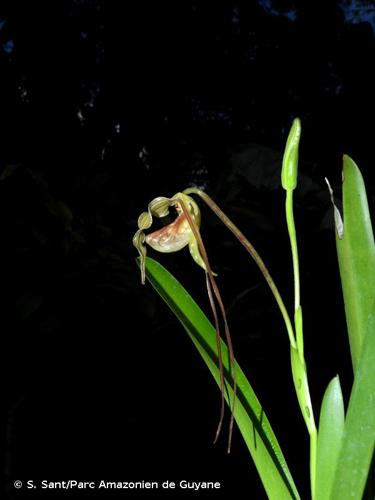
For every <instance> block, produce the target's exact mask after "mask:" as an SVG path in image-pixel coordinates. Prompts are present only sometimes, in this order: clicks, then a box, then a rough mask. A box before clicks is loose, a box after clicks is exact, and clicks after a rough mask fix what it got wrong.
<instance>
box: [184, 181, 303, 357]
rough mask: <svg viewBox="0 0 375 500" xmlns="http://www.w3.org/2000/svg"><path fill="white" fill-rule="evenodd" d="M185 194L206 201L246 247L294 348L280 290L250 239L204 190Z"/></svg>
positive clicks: (191, 190)
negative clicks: (271, 296)
mask: <svg viewBox="0 0 375 500" xmlns="http://www.w3.org/2000/svg"><path fill="white" fill-rule="evenodd" d="M184 193H185V194H196V195H198V196H199V197H200V198H202V200H203V201H204V202H205V203H207V205H208V206H209V207H210V208H211V210H212V211H213V212H214V213H215V214H216V215H217V216H218V217H219V219H220V220H221V221H222V222H223V223H224V224H225V225H226V226H227V228H228V229H229V230H230V231H231V232H232V233H233V234H234V236H235V237H236V238H237V239H238V240H239V242H240V243H241V244H242V245H243V246H244V247H245V248H246V250H247V251H248V252H249V254H250V255H251V257H252V258H253V259H254V261H255V263H256V264H257V266H258V267H259V269H260V271H261V272H262V274H263V276H264V278H265V279H266V281H267V283H268V286H269V287H270V289H271V292H272V293H273V296H274V297H275V300H276V302H277V305H278V306H279V309H280V312H281V314H282V317H283V319H284V323H285V326H286V329H287V332H288V336H289V342H290V344H291V345H292V346H293V347H294V348H296V347H297V345H296V340H295V336H294V331H293V326H292V323H291V321H290V318H289V314H288V311H287V310H286V307H285V304H284V301H283V299H282V298H281V295H280V292H279V290H278V288H277V286H276V284H275V282H274V281H273V279H272V277H271V275H270V273H269V271H268V269H267V267H266V265H265V263H264V262H263V260H262V258H261V257H260V255H259V254H258V252H257V251H256V250H255V248H254V247H253V245H252V244H251V243H250V241H249V240H248V239H247V238H246V237H245V235H244V234H243V233H242V232H241V231H240V230H239V229H238V227H237V226H236V225H235V224H234V223H233V222H232V221H231V220H230V219H229V217H227V216H226V215H225V213H224V212H223V211H222V210H221V209H220V208H219V207H218V205H216V203H215V202H214V201H213V200H212V199H211V198H210V197H209V196H208V195H207V194H206V193H205V192H204V191H201V190H200V189H197V188H188V189H185V190H184Z"/></svg>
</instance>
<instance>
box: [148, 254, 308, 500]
mask: <svg viewBox="0 0 375 500" xmlns="http://www.w3.org/2000/svg"><path fill="white" fill-rule="evenodd" d="M146 275H147V278H148V280H149V281H150V282H151V284H152V285H153V287H154V288H155V289H156V291H157V292H158V293H159V294H160V295H161V297H162V298H163V299H164V301H165V302H166V303H167V304H168V306H169V307H170V308H171V309H172V311H173V312H174V313H175V315H176V316H177V318H178V319H179V320H180V322H181V323H182V325H183V326H184V328H185V330H186V331H187V333H188V335H189V337H190V338H191V340H192V341H193V343H194V345H195V346H196V348H197V349H198V351H199V353H200V354H201V356H202V358H203V360H204V361H205V363H206V365H207V366H208V368H209V370H210V372H211V374H212V375H213V377H214V379H215V381H216V383H217V384H218V385H219V384H220V382H219V380H220V379H219V371H218V368H217V350H216V337H215V329H214V327H213V326H212V324H211V323H210V321H209V320H208V319H207V317H206V316H205V315H204V313H203V312H202V310H201V309H200V308H199V307H198V305H197V304H196V303H195V302H194V300H193V299H192V298H191V297H190V295H189V294H188V292H187V291H186V290H185V289H184V288H183V287H182V286H181V285H180V284H179V283H178V282H177V280H176V279H175V278H174V277H173V276H172V275H171V274H170V273H169V272H168V271H167V270H166V269H164V268H163V267H162V266H161V265H160V264H159V263H158V262H156V261H155V260H153V259H150V258H147V260H146ZM221 346H222V352H223V364H224V369H225V380H226V387H227V390H228V392H229V395H230V397H232V392H231V386H232V378H231V376H230V370H229V365H228V356H227V348H226V344H225V343H224V342H223V341H222V342H221ZM236 374H237V400H236V405H235V412H234V415H235V420H236V422H237V425H238V426H239V428H240V431H241V434H242V436H243V438H244V440H245V442H246V445H247V447H248V449H249V451H250V453H251V456H252V457H253V460H254V463H255V466H256V468H257V470H258V473H259V475H260V477H261V480H262V482H263V485H264V488H265V490H266V492H267V494H268V497H269V498H270V499H275V500H276V499H277V500H279V499H280V500H281V499H284V498H285V499H289V498H293V499H298V498H300V497H299V494H298V491H297V489H296V486H295V484H294V481H293V478H292V476H291V474H290V471H289V469H288V466H287V464H286V461H285V458H284V456H283V454H282V451H281V448H280V446H279V444H278V442H277V439H276V436H275V435H274V433H273V431H272V428H271V426H270V423H269V421H268V419H267V417H266V415H265V414H264V411H263V408H262V407H261V405H260V403H259V401H258V399H257V397H256V395H255V393H254V391H253V389H252V388H251V386H250V383H249V382H248V380H247V378H246V376H245V375H244V373H243V372H242V370H241V368H240V367H239V366H238V364H237V363H236ZM254 436H255V439H254Z"/></svg>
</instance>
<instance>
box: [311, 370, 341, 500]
mask: <svg viewBox="0 0 375 500" xmlns="http://www.w3.org/2000/svg"><path fill="white" fill-rule="evenodd" d="M344 423H345V412H344V402H343V399H342V392H341V386H340V380H339V377H338V376H337V377H335V378H333V379H332V380H331V382H330V383H329V384H328V387H327V389H326V392H325V394H324V398H323V402H322V407H321V410H320V420H319V432H318V449H317V459H316V485H315V494H316V497H315V499H316V500H329V498H330V494H331V490H332V485H333V480H334V477H335V472H336V466H337V460H338V457H339V453H340V448H341V444H342V436H343V433H344Z"/></svg>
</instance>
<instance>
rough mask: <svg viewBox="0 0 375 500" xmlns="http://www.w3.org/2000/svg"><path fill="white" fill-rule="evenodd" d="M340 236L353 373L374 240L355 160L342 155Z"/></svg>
mask: <svg viewBox="0 0 375 500" xmlns="http://www.w3.org/2000/svg"><path fill="white" fill-rule="evenodd" d="M343 176H344V181H343V212H344V213H343V224H344V226H343V236H342V238H341V239H340V238H339V237H336V246H337V255H338V259H339V268H340V277H341V283H342V289H343V295H344V303H345V315H346V321H347V326H348V334H349V343H350V351H351V356H352V363H353V369H354V372H355V370H356V367H357V364H358V360H359V357H360V352H361V346H362V343H363V339H364V338H365V336H366V334H367V331H368V325H369V318H370V316H371V315H372V314H374V303H375V286H374V283H375V243H374V235H373V231H372V226H371V218H370V213H369V208H368V203H367V197H366V189H365V185H364V182H363V178H362V175H361V172H360V170H359V168H358V167H357V165H356V164H355V162H354V161H353V160H352V159H351V158H350V157H349V156H346V155H345V156H344V167H343Z"/></svg>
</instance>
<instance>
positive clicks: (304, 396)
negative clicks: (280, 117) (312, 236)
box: [281, 118, 317, 498]
mask: <svg viewBox="0 0 375 500" xmlns="http://www.w3.org/2000/svg"><path fill="white" fill-rule="evenodd" d="M300 137H301V122H300V120H299V119H298V118H296V119H295V120H294V121H293V125H292V128H291V130H290V132H289V136H288V139H287V143H286V146H285V152H284V157H283V165H282V172H281V184H282V186H283V188H284V189H285V191H286V201H285V213H286V221H287V226H288V233H289V240H290V246H291V251H292V260H293V275H294V329H295V332H296V341H297V345H296V346H293V345H292V344H291V346H290V350H291V365H292V375H293V381H294V386H295V389H296V393H297V398H298V403H299V406H300V409H301V412H302V416H303V418H304V421H305V424H306V427H307V430H308V432H309V435H310V480H311V494H312V498H314V497H315V481H316V451H317V430H316V425H315V420H314V413H313V408H312V404H311V398H310V390H309V384H308V379H307V369H306V362H305V357H304V352H303V320H302V308H301V304H300V274H299V261H298V247H297V236H296V228H295V223H294V214H293V191H294V189H295V188H296V186H297V176H298V147H299V141H300Z"/></svg>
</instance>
